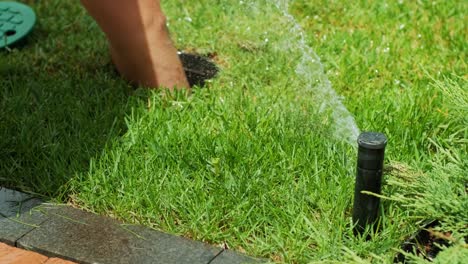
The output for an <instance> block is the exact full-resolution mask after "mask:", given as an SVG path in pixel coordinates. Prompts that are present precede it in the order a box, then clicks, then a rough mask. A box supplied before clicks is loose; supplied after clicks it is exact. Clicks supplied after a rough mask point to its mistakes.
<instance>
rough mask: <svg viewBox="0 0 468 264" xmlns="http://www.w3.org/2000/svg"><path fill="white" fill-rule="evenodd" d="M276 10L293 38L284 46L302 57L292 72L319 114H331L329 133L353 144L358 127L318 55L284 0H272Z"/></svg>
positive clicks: (357, 133) (354, 143) (357, 134)
mask: <svg viewBox="0 0 468 264" xmlns="http://www.w3.org/2000/svg"><path fill="white" fill-rule="evenodd" d="M272 2H273V4H274V5H275V6H276V8H277V9H278V11H279V12H280V13H281V14H282V15H283V16H284V18H285V19H286V20H287V21H288V23H287V24H288V26H289V29H288V30H289V31H290V32H291V34H292V36H293V37H294V39H293V40H292V39H290V37H289V39H288V40H287V43H288V45H287V49H290V50H296V51H297V50H298V51H300V52H301V53H302V57H301V58H300V60H299V61H298V62H297V65H296V69H295V72H296V74H297V75H298V77H300V78H302V79H303V81H304V85H305V86H306V88H307V89H311V90H313V92H314V94H315V96H316V97H317V98H316V101H319V102H320V104H321V105H320V108H319V113H325V112H328V113H331V115H332V116H331V117H332V119H333V124H332V129H333V136H334V137H335V138H337V139H339V140H341V139H342V140H345V141H346V142H348V143H350V144H351V145H353V146H355V145H356V139H357V137H358V136H359V133H360V131H359V128H358V126H357V124H356V121H355V120H354V117H353V115H352V114H351V113H350V112H349V111H348V109H346V107H345V105H344V104H343V102H342V99H341V97H340V96H339V95H338V94H337V93H336V91H335V90H334V89H333V87H332V84H331V82H330V80H329V79H328V77H327V75H326V74H325V71H324V67H323V64H322V63H321V62H320V58H319V56H318V55H317V54H316V53H315V52H314V50H313V49H312V48H311V47H310V46H309V45H308V44H307V42H306V33H305V31H304V29H303V28H302V27H301V26H300V24H299V23H298V22H297V20H296V19H295V18H294V16H293V15H291V14H290V13H289V1H288V0H274V1H272Z"/></svg>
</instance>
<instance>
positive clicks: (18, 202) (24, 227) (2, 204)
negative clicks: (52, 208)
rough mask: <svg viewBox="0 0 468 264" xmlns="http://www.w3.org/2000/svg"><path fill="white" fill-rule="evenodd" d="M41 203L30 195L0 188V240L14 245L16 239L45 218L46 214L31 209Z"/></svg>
mask: <svg viewBox="0 0 468 264" xmlns="http://www.w3.org/2000/svg"><path fill="white" fill-rule="evenodd" d="M39 204H41V201H40V200H39V199H35V198H32V197H31V196H30V195H27V194H24V193H20V192H16V191H12V190H8V189H5V188H1V189H0V227H1V228H0V242H3V243H7V244H9V245H14V244H15V242H16V240H18V239H19V238H21V237H22V236H24V235H25V234H27V233H28V232H30V231H31V230H33V229H34V228H35V227H37V226H38V225H39V224H41V223H42V222H44V221H45V220H46V216H45V215H43V214H41V213H39V212H36V211H34V210H32V211H31V209H32V208H34V207H36V206H38V205H39Z"/></svg>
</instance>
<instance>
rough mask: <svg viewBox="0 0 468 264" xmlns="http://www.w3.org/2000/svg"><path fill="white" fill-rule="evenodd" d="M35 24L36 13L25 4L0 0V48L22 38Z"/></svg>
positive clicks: (15, 42)
mask: <svg viewBox="0 0 468 264" xmlns="http://www.w3.org/2000/svg"><path fill="white" fill-rule="evenodd" d="M35 24H36V14H35V13H34V11H33V10H32V9H31V8H30V7H29V6H27V5H24V4H21V3H17V2H0V48H4V47H7V46H12V45H14V44H17V43H18V42H20V41H21V40H23V39H24V38H25V37H26V36H27V35H28V34H29V33H30V32H31V31H32V29H33V27H34V25H35Z"/></svg>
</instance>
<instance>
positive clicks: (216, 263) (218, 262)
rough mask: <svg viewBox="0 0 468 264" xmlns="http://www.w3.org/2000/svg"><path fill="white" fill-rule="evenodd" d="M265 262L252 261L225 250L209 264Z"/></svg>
mask: <svg viewBox="0 0 468 264" xmlns="http://www.w3.org/2000/svg"><path fill="white" fill-rule="evenodd" d="M265 262H266V261H265V260H260V259H254V258H251V257H248V256H245V255H242V254H239V253H236V252H234V251H231V250H225V251H223V252H222V253H221V254H220V255H219V256H217V257H216V258H215V259H214V260H213V261H211V262H210V264H252V263H265Z"/></svg>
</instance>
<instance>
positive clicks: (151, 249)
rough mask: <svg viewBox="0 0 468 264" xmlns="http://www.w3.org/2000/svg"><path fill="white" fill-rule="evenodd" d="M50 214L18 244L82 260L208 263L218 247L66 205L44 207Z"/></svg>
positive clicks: (217, 250) (48, 253) (47, 253)
mask: <svg viewBox="0 0 468 264" xmlns="http://www.w3.org/2000/svg"><path fill="white" fill-rule="evenodd" d="M43 208H44V210H45V214H46V215H48V216H49V217H50V218H49V220H47V221H46V222H44V223H43V224H42V225H41V226H40V227H39V228H36V229H34V230H33V231H31V232H30V233H28V234H27V235H25V236H24V237H23V238H21V239H20V240H19V241H18V246H20V247H23V248H25V249H29V250H34V251H37V252H40V253H43V254H45V255H48V256H57V257H62V258H65V259H68V260H72V261H76V262H81V263H113V264H114V263H165V264H166V263H193V264H196V263H204V264H206V263H208V262H210V261H211V260H212V259H213V258H214V257H215V256H216V255H217V254H219V253H220V251H221V249H218V248H215V247H211V246H208V245H205V244H203V243H200V242H194V241H190V240H188V239H184V238H180V237H176V236H172V235H168V234H165V233H161V232H157V231H153V230H149V229H146V228H144V227H137V226H123V225H121V224H119V223H118V222H117V221H115V220H112V219H109V218H104V217H100V216H96V215H93V214H89V213H86V212H83V211H80V210H77V209H73V208H70V207H66V206H54V207H49V206H45V207H43Z"/></svg>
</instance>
